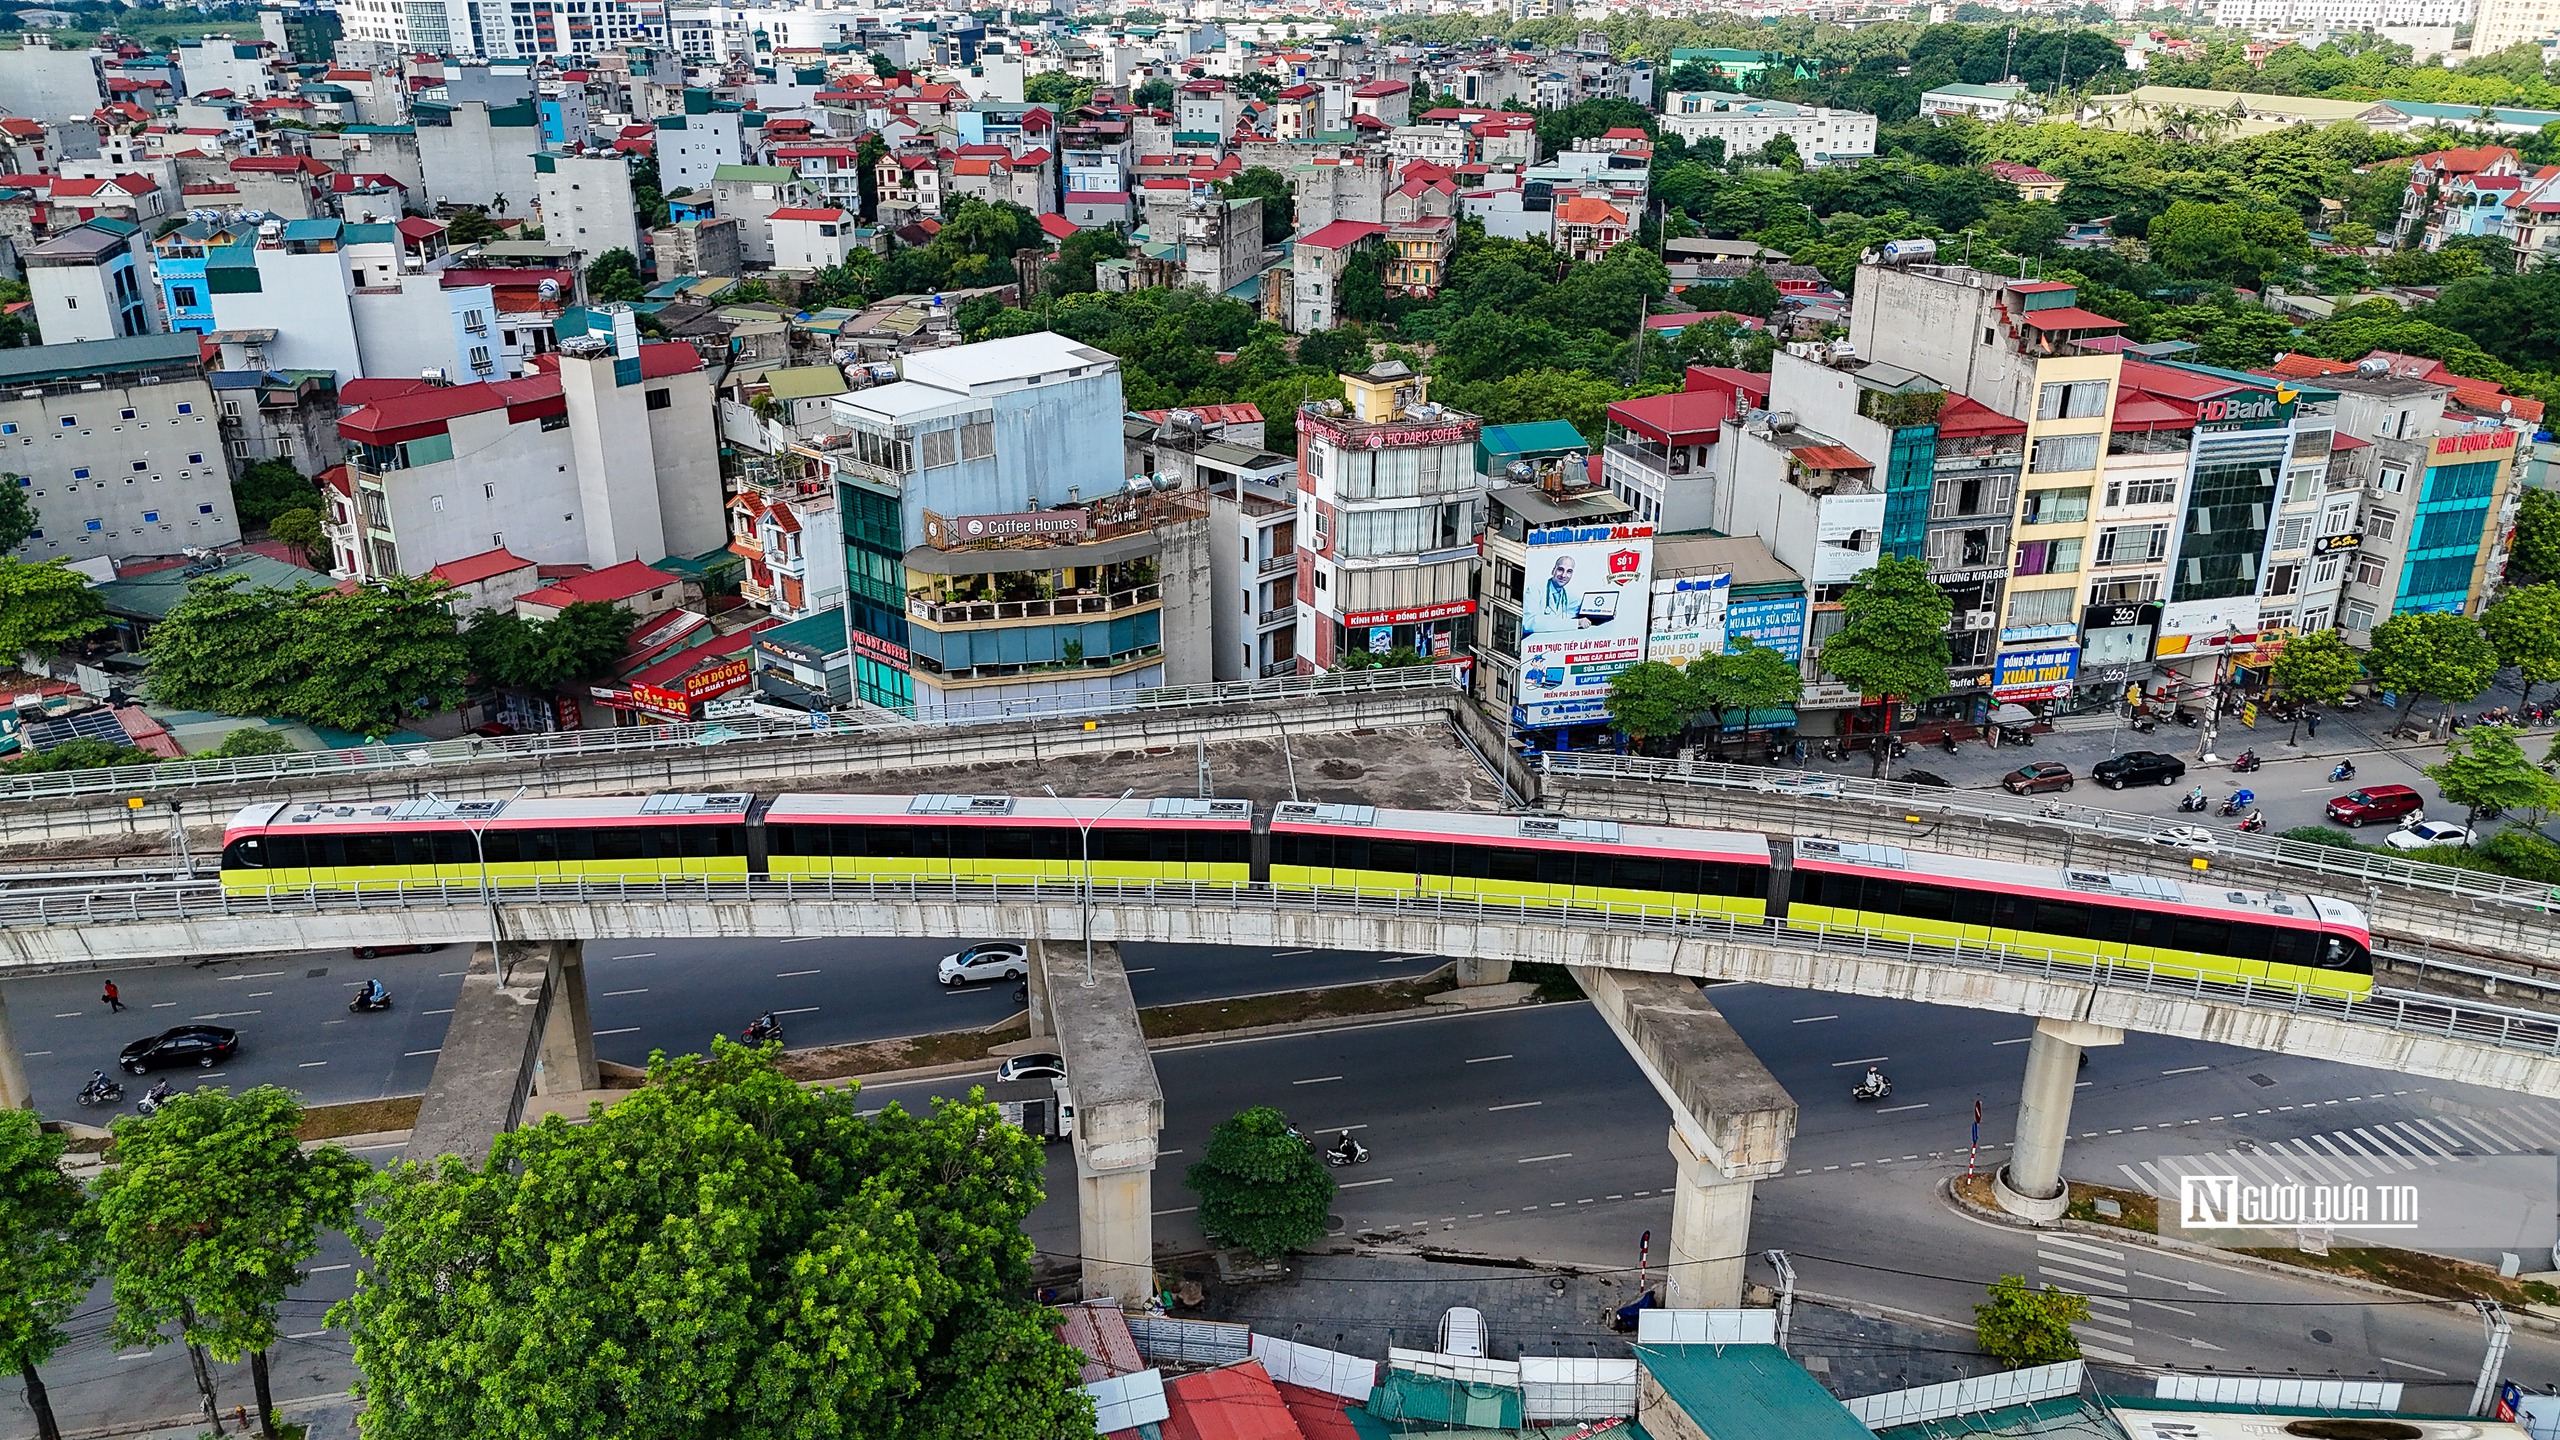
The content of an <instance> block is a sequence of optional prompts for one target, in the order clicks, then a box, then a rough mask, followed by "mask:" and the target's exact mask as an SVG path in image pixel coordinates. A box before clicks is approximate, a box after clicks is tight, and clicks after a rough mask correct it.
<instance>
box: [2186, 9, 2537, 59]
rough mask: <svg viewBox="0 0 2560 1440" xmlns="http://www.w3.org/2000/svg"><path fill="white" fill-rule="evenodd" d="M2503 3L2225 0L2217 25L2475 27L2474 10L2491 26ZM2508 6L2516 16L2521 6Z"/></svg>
mask: <svg viewBox="0 0 2560 1440" xmlns="http://www.w3.org/2000/svg"><path fill="white" fill-rule="evenodd" d="M2499 3H2500V0H2220V3H2219V5H2218V6H2217V8H2216V10H2215V17H2214V23H2216V24H2218V25H2223V26H2227V27H2229V28H2231V29H2235V30H2255V31H2290V32H2300V31H2305V30H2331V31H2335V30H2348V31H2353V30H2380V29H2383V28H2384V27H2386V26H2388V27H2399V26H2454V25H2468V24H2470V23H2472V20H2471V17H2472V12H2473V11H2474V10H2477V11H2478V12H2479V13H2480V18H2481V20H2482V21H2483V22H2484V23H2485V22H2487V21H2488V20H2490V19H2491V18H2493V17H2492V13H2491V12H2492V11H2493V10H2495V9H2497V8H2499ZM2506 8H2507V9H2508V10H2509V11H2510V13H2512V12H2513V11H2514V10H2516V9H2518V8H2520V7H2516V6H2507V7H2506ZM2516 38H2517V39H2529V38H2533V37H2529V36H2522V35H2519V36H2517V37H2516ZM2505 43H2507V44H2513V43H2514V41H2512V40H2510V41H2507V42H2505ZM2472 47H2473V48H2472V53H2473V54H2477V55H2486V54H2488V53H2489V51H2490V50H2492V49H2495V48H2497V47H2496V46H2483V45H2482V44H2481V43H2480V41H2479V40H2478V39H2477V38H2476V37H2475V38H2474V40H2473V42H2472Z"/></svg>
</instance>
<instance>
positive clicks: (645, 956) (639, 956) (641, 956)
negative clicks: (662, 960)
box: [605, 950, 658, 960]
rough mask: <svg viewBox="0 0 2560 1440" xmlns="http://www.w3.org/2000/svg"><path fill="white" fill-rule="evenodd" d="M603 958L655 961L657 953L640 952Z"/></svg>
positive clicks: (650, 951)
mask: <svg viewBox="0 0 2560 1440" xmlns="http://www.w3.org/2000/svg"><path fill="white" fill-rule="evenodd" d="M605 958H607V959H609V960H655V959H657V958H658V952H657V951H655V950H641V951H638V952H636V953H633V954H630V955H609V956H607V957H605Z"/></svg>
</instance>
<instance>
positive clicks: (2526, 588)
mask: <svg viewBox="0 0 2560 1440" xmlns="http://www.w3.org/2000/svg"><path fill="white" fill-rule="evenodd" d="M2528 493H2534V492H2528ZM2480 629H2481V632H2482V633H2483V634H2485V635H2487V636H2488V637H2489V644H2490V645H2491V646H2492V647H2494V648H2495V649H2496V650H2497V652H2498V659H2499V661H2500V662H2501V663H2503V664H2507V665H2513V666H2514V667H2516V674H2517V676H2518V677H2519V678H2521V679H2522V680H2523V681H2524V693H2523V694H2521V695H2519V696H2518V697H2517V698H2516V708H2517V709H2519V710H2522V709H2524V708H2526V707H2527V706H2529V705H2531V704H2532V703H2533V687H2534V686H2535V685H2538V684H2540V683H2542V682H2543V681H2546V680H2560V584H2549V583H2546V584H2541V585H2513V586H2509V587H2508V588H2507V590H2506V592H2505V593H2504V594H2502V595H2500V596H2499V597H2498V598H2497V599H2495V600H2492V601H2490V602H2489V605H2488V608H2486V609H2484V610H2482V611H2481V612H2480Z"/></svg>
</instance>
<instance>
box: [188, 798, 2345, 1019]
mask: <svg viewBox="0 0 2560 1440" xmlns="http://www.w3.org/2000/svg"><path fill="white" fill-rule="evenodd" d="M1088 845H1089V846H1090V863H1091V866H1092V874H1093V877H1094V879H1095V880H1097V881H1122V882H1126V881H1153V882H1166V881H1171V882H1184V881H1191V882H1198V883H1201V884H1206V885H1245V884H1253V885H1262V886H1268V887H1270V888H1271V889H1272V890H1274V891H1278V892H1282V893H1289V892H1298V893H1305V892H1311V891H1318V890H1337V891H1339V890H1362V891H1367V892H1371V893H1393V894H1406V895H1424V896H1448V897H1458V898H1470V899H1483V900H1491V901H1500V902H1505V903H1522V902H1525V903H1528V904H1532V905H1553V906H1556V907H1559V908H1567V907H1572V908H1599V907H1601V906H1604V905H1615V906H1618V907H1621V908H1632V907H1636V906H1643V907H1647V908H1648V909H1649V910H1651V911H1653V912H1655V913H1661V914H1666V915H1669V916H1673V917H1690V916H1694V917H1699V918H1710V917H1711V918H1715V919H1719V920H1724V921H1729V922H1733V923H1737V924H1743V925H1755V924H1774V923H1779V922H1784V923H1787V924H1791V925H1794V926H1797V927H1807V926H1815V925H1819V926H1821V927H1824V928H1825V929H1826V930H1828V931H1830V932H1833V933H1840V932H1854V933H1856V934H1859V935H1865V936H1873V937H1876V938H1880V939H1885V940H1913V941H1919V942H1922V943H1942V944H1971V945H1977V946H1988V945H2007V946H2012V947H2019V948H2025V949H2030V950H2036V951H2050V952H2052V953H2053V954H2055V955H2057V956H2060V957H2066V958H2070V959H2077V960H2085V961H2093V962H2098V963H2104V962H2107V961H2118V962H2127V963H2131V964H2135V965H2140V966H2144V967H2146V968H2149V969H2153V970H2156V971H2159V972H2162V973H2165V974H2170V975H2175V976H2181V977H2185V976H2193V977H2200V978H2204V979H2211V980H2229V981H2237V980H2248V981H2252V982H2256V983H2259V984H2264V985H2270V986H2276V987H2283V988H2293V989H2299V990H2302V991H2306V992H2311V993H2316V994H2321V995H2328V996H2342V997H2350V998H2362V997H2364V996H2367V995H2369V994H2371V993H2372V989H2373V956H2372V944H2373V941H2372V935H2371V933H2370V930H2369V928H2368V926H2367V924H2366V921H2365V917H2364V914H2363V912H2362V911H2360V910H2358V909H2357V908H2356V907H2355V906H2354V905H2351V904H2349V903H2347V902H2345V901H2343V900H2337V899H2332V898H2330V897H2327V896H2319V895H2304V894H2291V893H2284V892H2275V891H2250V890H2242V889H2237V888H2233V887H2231V886H2229V885H2222V884H2215V883H2211V882H2208V881H2200V880H2196V879H2175V880H2173V879H2166V878H2161V877H2156V876H2149V875H2128V874H2119V873H2114V872H2109V871H2104V870H2096V869H2090V868H2082V867H2050V866H2040V865H2019V864H2008V863H2004V862H1999V861H1989V860H1976V859H1970V858H1963V857H1957V856H1951V855H1940V854H1932V853H1927V852H1922V851H1914V850H1909V849H1905V848H1902V847H1899V846H1892V845H1878V844H1860V843H1852V842H1844V841H1837V840H1829V839H1824V838H1821V837H1818V836H1773V835H1769V834H1764V833H1762V832H1759V831H1751V830H1708V829H1695V828H1681V827H1673V826H1662V825H1640V824H1626V823H1620V822H1616V821H1608V820H1586V819H1572V818H1566V817H1562V816H1551V815H1467V814H1445V813H1440V812H1435V811H1421V810H1387V809H1378V808H1374V807H1371V806H1367V805H1319V804H1302V803H1295V802H1292V803H1286V804H1280V805H1273V806H1269V807H1257V806H1256V805H1255V804H1254V803H1253V802H1251V801H1248V800H1215V799H1213V800H1200V799H1189V798H1167V799H1156V800H1148V801H1144V802H1142V803H1139V804H1130V803H1126V802H1121V801H1104V800H1051V799H1047V798H1028V797H1022V796H1011V795H914V796H905V795H807V794H780V795H766V796H758V795H753V794H747V793H743V792H732V793H725V794H712V795H701V794H676V793H666V794H657V795H645V796H617V797H600V798H594V799H570V800H521V799H520V800H465V801H458V802H456V801H439V800H406V801H399V802H386V803H361V804H355V803H347V804H342V803H335V802H329V801H304V802H300V803H293V802H268V803H262V804H257V805H251V806H248V807H246V808H245V809H243V810H241V811H240V812H239V813H238V814H237V815H235V816H233V817H232V820H231V824H230V827H229V828H228V830H227V831H226V832H225V834H224V836H223V847H222V883H223V887H224V889H225V890H226V891H228V892H229V893H232V894H234V895H256V894H260V893H263V892H265V891H268V890H271V889H272V890H304V889H309V888H313V887H319V888H324V889H342V890H356V889H363V888H368V887H373V886H385V885H391V884H397V883H403V882H406V883H411V884H414V883H417V882H421V881H426V882H434V881H446V882H451V883H453V884H456V885H462V886H477V885H478V884H479V883H480V877H481V874H482V870H483V867H484V866H485V868H486V871H487V873H488V875H489V876H490V878H491V879H492V880H493V881H494V882H497V883H500V884H510V883H515V884H520V883H524V882H527V881H533V880H554V879H596V880H643V881H658V880H666V879H683V878H688V877H697V876H707V877H712V878H723V877H726V878H732V879H741V880H743V879H749V878H758V879H762V878H773V879H788V878H794V877H807V878H812V879H815V878H824V877H842V878H846V879H855V880H880V881H893V882H902V881H913V880H923V881H937V880H940V881H948V880H955V879H956V880H962V881H970V880H977V881H1006V880H1014V881H1019V880H1050V881H1066V882H1070V883H1072V882H1074V881H1075V880H1077V879H1078V878H1079V877H1080V876H1082V875H1083V874H1084V873H1085V865H1086V862H1087V850H1086V847H1087V846H1088Z"/></svg>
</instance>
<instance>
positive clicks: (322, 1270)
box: [308, 1265, 356, 1275]
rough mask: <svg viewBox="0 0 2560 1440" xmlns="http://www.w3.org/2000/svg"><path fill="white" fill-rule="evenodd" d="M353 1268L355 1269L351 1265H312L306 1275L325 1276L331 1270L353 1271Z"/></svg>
mask: <svg viewBox="0 0 2560 1440" xmlns="http://www.w3.org/2000/svg"><path fill="white" fill-rule="evenodd" d="M354 1268H356V1267H355V1266H353V1265H314V1266H312V1267H311V1269H310V1270H309V1272H308V1273H310V1274H313V1275H326V1274H328V1273H329V1272H330V1271H332V1270H353V1269H354Z"/></svg>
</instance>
